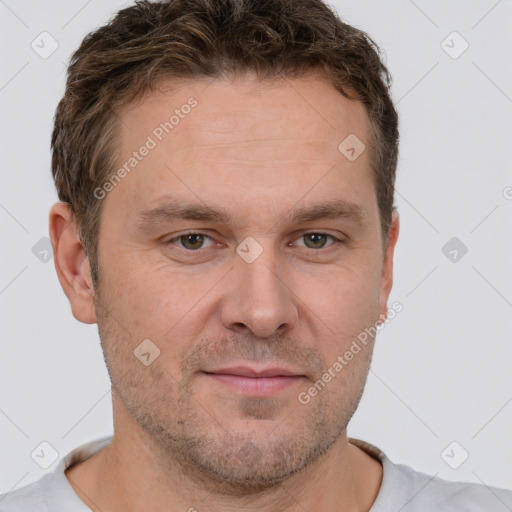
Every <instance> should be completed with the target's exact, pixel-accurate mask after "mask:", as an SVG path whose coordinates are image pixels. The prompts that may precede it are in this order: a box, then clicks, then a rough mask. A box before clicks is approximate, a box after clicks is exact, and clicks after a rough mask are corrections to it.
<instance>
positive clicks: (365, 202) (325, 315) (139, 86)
mask: <svg viewBox="0 0 512 512" xmlns="http://www.w3.org/2000/svg"><path fill="white" fill-rule="evenodd" d="M389 85H390V79H389V75H388V72H387V70H386V68H385V66H384V64H383V63H382V62H381V60H380V58H379V54H378V50H377V48H376V47H375V45H374V44H373V42H372V41H371V40H370V39H369V38H368V36H366V35H365V34H364V33H363V32H361V31H359V30H357V29H355V28H353V27H350V26H348V25H346V24H344V23H342V22H341V20H340V19H339V18H338V17H337V16H336V15H335V14H334V13H333V12H332V11H331V10H330V9H329V8H328V7H327V6H326V5H325V4H323V3H322V2H321V1H320V0H294V1H293V2H290V1H288V0H272V1H263V0H262V1H252V2H243V1H242V0H189V1H186V2H185V1H180V0H170V1H165V2H161V3H156V2H149V1H143V2H137V4H136V5H134V6H132V7H128V8H126V9H123V10H122V11H120V12H119V13H118V14H117V16H116V17H115V18H113V20H112V21H111V22H110V23H109V24H108V25H106V26H104V27H101V28H99V29H98V30H96V31H95V32H94V33H92V34H90V35H88V36H87V37H86V38H85V40H84V41H83V43H82V45H81V46H80V48H79V49H78V50H77V52H76V53H75V54H74V56H73V57H72V61H71V64H70V67H69V72H68V80H67V87H66V92H65V95H64V97H63V99H62V100H61V102H60V104H59V106H58V109H57V113H56V117H55V128H54V132H53V137H52V150H53V160H52V167H53V176H54V179H55V182H56V186H57V190H58V193H59V199H60V200H61V202H59V203H57V204H55V205H54V206H53V207H52V209H51V212H50V235H51V240H52V244H53V248H54V255H55V258H54V260H55V266H56V270H57V274H58V277H59V280H60V283H61V285H62V288H63V290H64V292H65V293H66V295H67V297H68V299H69V301H70V304H71V308H72V312H73V315H74V316H75V318H76V319H77V320H79V321H81V322H84V323H96V322H97V323H98V330H99V334H100V338H101V342H102V347H103V351H104V356H105V362H106V364H107V367H108V370H109V375H110V378H111V381H112V400H113V411H114V436H113V438H104V439H101V440H98V441H94V442H91V443H88V444H87V445H84V446H82V447H80V448H78V449H76V450H75V451H73V452H72V453H70V454H69V455H68V456H67V457H65V458H64V459H63V460H62V461H61V462H60V464H59V466H58V467H57V468H56V469H55V470H54V471H53V472H51V473H49V474H47V475H46V476H45V477H44V478H43V479H41V480H40V481H39V482H36V483H34V484H31V485H29V486H27V487H25V488H22V489H19V490H16V491H13V492H11V493H9V494H7V495H4V496H3V497H1V499H0V510H2V511H6V512H7V511H14V510H16V511H25V510H26V511H29V510H30V511H31V512H38V511H52V512H54V511H66V512H77V511H87V510H93V511H95V512H96V511H102V512H107V511H108V512H118V511H123V512H126V511H139V510H151V511H154V512H159V511H164V510H165V511H179V510H188V511H195V510H197V511H201V510H211V511H227V510H244V509H250V510H261V511H275V510H279V511H299V510H300V511H302V510H308V511H324V510H325V511H327V510H329V511H340V512H342V511H343V512H351V511H356V510H357V511H370V510H371V511H372V512H384V511H398V510H403V511H420V510H421V511H425V510H436V511H448V510H465V511H476V510H487V511H490V510H492V511H501V510H503V511H505V510H511V507H512V493H511V492H509V491H505V490H502V489H497V488H488V487H486V486H483V485H482V486H480V485H475V484H467V483H462V482H457V483H450V482H447V481H443V480H441V479H438V478H432V477H430V476H428V475H425V474H423V473H419V472H416V471H414V470H413V469H412V468H409V467H407V466H403V465H396V464H393V463H392V462H391V461H390V460H389V459H388V458H387V457H386V455H385V454H384V453H383V452H382V451H380V450H379V449H378V448H377V447H375V446H373V445H371V444H369V443H365V442H363V441H360V440H357V439H349V438H348V437H347V425H348V423H349V421H350V419H351V417H352V415H353V414H354V412H355V410H356V408H357V406H358V404H359V401H360V398H361V396H362V393H363V389H364V385H365V382H366V378H367V374H368V371H369V367H370V362H371V356H372V351H373V346H374V341H375V333H376V331H377V328H378V326H379V325H380V324H382V323H383V322H385V321H386V319H387V318H389V315H390V314H395V313H396V310H395V305H393V306H392V309H390V310H389V311H388V305H387V301H388V297H389V293H390V291H391V287H392V281H393V252H394V248H395V245H396V242H397V237H398V231H399V221H398V216H397V212H396V210H395V209H394V208H393V188H394V179H395V170H396V162H397V154H398V119H397V114H396V111H395V109H394V107H393V104H392V101H391V99H390V96H389Z"/></svg>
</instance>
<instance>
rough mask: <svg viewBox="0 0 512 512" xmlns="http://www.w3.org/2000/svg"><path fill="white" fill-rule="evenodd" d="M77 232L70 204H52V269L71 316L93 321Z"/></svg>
mask: <svg viewBox="0 0 512 512" xmlns="http://www.w3.org/2000/svg"><path fill="white" fill-rule="evenodd" d="M77 233H78V229H77V225H76V223H75V221H74V219H73V213H72V212H71V208H70V206H69V205H68V204H67V203H62V202H59V203H55V204H54V205H53V206H52V207H51V209H50V240H51V242H52V247H53V261H54V263H55V270H56V271H57V276H58V278H59V282H60V285H61V286H62V289H63V290H64V293H65V294H66V297H67V298H68V300H69V303H70V305H71V311H72V313H73V316H74V317H75V318H76V319H77V320H78V321H80V322H83V323H85V324H94V323H96V311H95V308H94V288H93V285H92V278H91V270H90V263H89V258H88V257H87V254H86V252H85V249H84V247H82V244H81V243H80V239H79V237H78V235H77Z"/></svg>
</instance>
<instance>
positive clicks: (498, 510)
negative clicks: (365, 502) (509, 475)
mask: <svg viewBox="0 0 512 512" xmlns="http://www.w3.org/2000/svg"><path fill="white" fill-rule="evenodd" d="M350 442H351V443H353V444H355V445H356V446H358V447H359V448H361V449H362V450H364V451H365V452H366V453H368V454H369V455H371V456H372V457H374V458H375V459H377V460H379V461H380V463H381V464H382V467H383V474H382V483H381V487H380V490H379V493H378V495H377V498H376V500H375V502H374V504H373V506H372V508H371V510H370V512H388V511H390V510H400V511H401V512H425V511H426V510H428V511H430V510H435V511H436V512H453V511H459V510H464V512H482V511H485V512H490V511H492V512H511V511H512V491H510V490H506V489H500V488H498V487H493V486H489V485H485V484H484V483H469V482H460V481H459V482H452V481H449V480H444V479H442V478H439V477H437V475H429V474H427V473H423V472H421V471H417V470H415V469H413V468H412V467H410V466H407V465H405V464H395V463H394V462H392V461H391V460H390V459H389V458H388V457H387V455H386V454H385V453H384V452H383V451H382V450H380V449H379V448H378V447H376V446H375V445H372V444H370V443H368V442H366V441H362V440H359V439H354V438H350Z"/></svg>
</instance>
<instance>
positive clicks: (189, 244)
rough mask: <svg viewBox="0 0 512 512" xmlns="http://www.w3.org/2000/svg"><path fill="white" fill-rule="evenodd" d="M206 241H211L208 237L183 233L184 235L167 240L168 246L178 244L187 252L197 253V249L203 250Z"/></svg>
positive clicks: (200, 234)
mask: <svg viewBox="0 0 512 512" xmlns="http://www.w3.org/2000/svg"><path fill="white" fill-rule="evenodd" d="M206 240H210V242H211V241H212V239H211V238H210V237H209V236H208V235H204V234H202V233H185V234H184V235H180V236H177V237H176V238H173V239H172V240H169V242H168V243H169V244H171V243H172V244H174V243H178V242H179V243H180V244H181V247H183V248H184V249H187V250H189V251H197V250H198V249H203V248H204V243H205V241H206Z"/></svg>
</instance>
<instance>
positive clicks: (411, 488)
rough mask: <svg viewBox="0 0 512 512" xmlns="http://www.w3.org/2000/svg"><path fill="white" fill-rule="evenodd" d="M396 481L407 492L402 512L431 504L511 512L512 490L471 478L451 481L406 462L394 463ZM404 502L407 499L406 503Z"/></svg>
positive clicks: (442, 507)
mask: <svg viewBox="0 0 512 512" xmlns="http://www.w3.org/2000/svg"><path fill="white" fill-rule="evenodd" d="M391 464H392V466H393V470H392V471H391V473H392V476H393V477H394V480H395V482H393V481H392V482H391V484H392V486H393V487H395V486H396V484H398V483H400V484H401V485H402V486H403V488H405V489H407V490H408V492H407V493H406V494H405V496H404V499H406V500H407V505H406V506H405V507H404V509H403V512H416V511H420V510H425V507H427V506H428V507H432V508H433V509H435V510H436V511H440V512H441V511H452V510H464V512H477V511H478V512H481V511H482V510H485V511H490V510H492V511H493V512H502V511H503V512H510V510H512V491H509V490H506V489H500V488H497V487H492V486H488V485H485V484H478V483H470V482H460V481H458V482H452V481H449V480H444V479H442V478H439V477H437V476H435V475H428V474H426V473H422V472H420V471H416V470H414V469H413V468H411V467H409V466H406V465H403V464H393V463H391ZM393 483H395V485H393ZM404 505H405V503H404Z"/></svg>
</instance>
